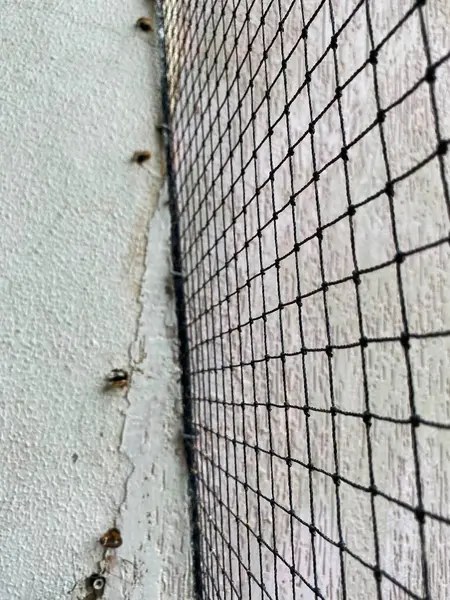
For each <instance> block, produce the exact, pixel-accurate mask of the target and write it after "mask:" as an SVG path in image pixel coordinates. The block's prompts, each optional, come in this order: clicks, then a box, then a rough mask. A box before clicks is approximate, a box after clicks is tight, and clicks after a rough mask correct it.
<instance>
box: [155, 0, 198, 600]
mask: <svg viewBox="0 0 450 600" xmlns="http://www.w3.org/2000/svg"><path fill="white" fill-rule="evenodd" d="M162 3H163V0H158V2H157V4H156V12H157V27H158V42H159V51H160V58H161V101H162V114H163V122H162V126H161V129H162V134H163V140H164V151H165V159H166V177H167V185H168V198H169V209H170V219H171V227H170V242H171V253H172V264H173V282H174V292H175V311H176V316H177V324H178V338H179V344H180V346H179V360H180V368H181V398H182V403H183V427H184V438H183V439H184V451H185V455H186V462H187V466H188V471H189V477H188V494H189V510H190V519H191V544H192V568H193V581H194V590H193V591H194V596H195V598H196V600H203V598H204V595H203V580H202V571H201V547H200V520H199V508H198V481H197V471H196V468H195V452H194V444H195V439H196V431H195V428H194V425H193V411H192V398H191V376H190V368H189V336H188V329H187V319H186V304H185V295H184V280H183V274H182V272H183V271H182V268H183V260H182V251H181V237H180V214H179V210H178V194H177V185H176V176H175V170H174V166H173V160H172V130H171V115H170V96H169V86H168V79H167V58H166V46H165V33H164V32H165V27H164V10H163V4H162Z"/></svg>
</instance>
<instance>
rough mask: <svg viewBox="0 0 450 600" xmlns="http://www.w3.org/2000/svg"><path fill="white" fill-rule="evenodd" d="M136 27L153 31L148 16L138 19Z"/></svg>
mask: <svg viewBox="0 0 450 600" xmlns="http://www.w3.org/2000/svg"><path fill="white" fill-rule="evenodd" d="M136 27H139V29H142V31H153V26H152V22H151V20H150V19H149V18H148V17H141V18H140V19H138V20H137V21H136Z"/></svg>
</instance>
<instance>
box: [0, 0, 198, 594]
mask: <svg viewBox="0 0 450 600" xmlns="http://www.w3.org/2000/svg"><path fill="white" fill-rule="evenodd" d="M0 10H1V21H0V47H1V53H2V61H1V64H0V82H1V85H0V131H1V134H0V136H1V145H0V146H1V147H0V190H1V206H0V228H1V231H2V234H1V245H0V262H1V273H0V305H1V311H0V347H1V356H2V361H1V363H2V366H1V369H0V377H1V390H0V546H1V552H0V580H1V582H2V585H1V589H0V599H1V600H55V599H58V600H62V599H63V598H71V600H72V599H73V600H78V599H84V598H85V597H86V596H87V592H86V591H85V587H84V578H85V577H87V576H88V575H90V574H91V573H92V572H93V571H96V570H98V568H99V565H98V561H99V560H100V559H101V557H102V552H101V550H100V548H99V545H98V543H97V540H98V538H99V536H100V535H101V534H102V533H103V532H104V531H105V530H106V529H107V528H108V527H110V526H112V525H113V524H114V522H115V523H116V524H117V526H118V527H120V529H121V530H122V534H123V538H124V543H123V546H122V547H121V548H120V549H119V550H118V551H117V560H116V561H113V563H114V564H113V563H111V564H108V566H107V591H106V593H105V596H104V597H105V598H107V599H108V600H115V599H122V598H127V599H130V600H131V599H136V600H137V599H141V600H143V599H144V598H145V600H160V599H161V600H162V599H167V600H168V599H169V598H189V597H190V596H189V592H188V589H189V573H188V557H189V529H188V518H187V508H186V497H185V490H186V481H185V477H186V473H185V466H184V464H183V459H182V454H181V452H180V449H179V432H180V427H181V423H180V409H179V406H178V400H177V398H179V391H178V384H177V380H178V367H177V366H176V350H174V347H173V337H174V315H173V301H172V300H171V299H170V298H168V296H167V294H166V291H165V288H166V278H167V275H168V273H169V270H170V266H169V261H168V253H169V248H168V233H169V229H168V222H169V217H168V212H167V206H166V205H165V204H164V201H162V202H161V201H160V194H161V186H162V177H161V172H162V169H161V140H160V139H159V137H158V136H157V135H156V134H155V124H156V123H157V120H158V119H159V118H160V100H159V89H158V88H159V67H158V50H157V43H156V37H155V35H156V34H155V33H152V34H150V35H149V34H144V33H143V32H138V31H137V30H136V28H135V27H134V23H135V21H136V19H137V18H138V17H140V16H142V15H151V5H150V4H148V3H146V2H143V1H141V0H130V1H128V2H125V3H124V2H118V1H115V0H113V1H112V2H109V3H107V4H105V3H104V2H100V1H99V0H83V2H75V3H73V2H72V3H70V2H69V3H64V2H60V1H59V0H45V1H44V2H40V3H39V4H36V3H34V2H30V1H28V0H23V1H21V2H16V1H15V0H1V2H0ZM140 148H149V149H150V150H151V152H152V155H153V156H152V159H151V161H150V162H149V163H146V164H145V165H143V166H142V167H139V166H138V165H136V164H133V163H131V162H130V157H131V156H132V154H133V152H134V151H135V150H136V149H140ZM174 352H175V353H174ZM174 357H175V362H174ZM114 367H119V368H125V369H128V370H129V371H130V373H131V385H130V387H129V390H128V392H122V391H116V392H111V393H105V392H104V391H103V383H104V376H105V374H106V373H108V372H109V370H110V369H111V368H114ZM110 571H111V572H112V573H113V575H111V576H109V572H110Z"/></svg>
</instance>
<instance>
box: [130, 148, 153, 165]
mask: <svg viewBox="0 0 450 600" xmlns="http://www.w3.org/2000/svg"><path fill="white" fill-rule="evenodd" d="M151 156H152V155H151V152H149V151H148V150H136V152H135V153H134V154H133V159H132V160H133V162H137V163H138V164H140V165H141V164H142V163H145V162H146V161H147V160H150V158H151Z"/></svg>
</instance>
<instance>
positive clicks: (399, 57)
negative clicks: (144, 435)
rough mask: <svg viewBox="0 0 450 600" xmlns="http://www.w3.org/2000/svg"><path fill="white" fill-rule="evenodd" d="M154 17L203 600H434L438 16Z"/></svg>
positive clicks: (447, 121)
mask: <svg viewBox="0 0 450 600" xmlns="http://www.w3.org/2000/svg"><path fill="white" fill-rule="evenodd" d="M162 13H163V18H164V40H165V42H164V46H165V53H166V75H167V82H168V89H164V90H163V91H164V100H165V109H166V119H167V121H168V123H167V125H169V124H170V130H169V129H167V131H168V139H169V141H170V145H169V146H168V159H169V162H168V172H169V184H170V189H171V209H172V217H173V241H174V244H173V248H174V269H175V284H176V292H177V299H178V315H179V323H180V340H181V362H182V368H183V378H182V384H183V390H184V402H185V418H186V420H185V427H186V447H187V450H188V459H189V466H190V469H191V473H190V483H191V491H192V495H193V505H192V516H193V541H194V563H195V573H196V591H197V594H198V595H199V597H202V598H203V599H206V600H210V599H211V600H212V599H223V600H230V599H233V598H243V599H250V600H251V599H253V600H259V599H261V600H263V599H266V600H295V599H297V600H299V599H310V598H326V599H330V600H331V599H342V600H345V599H348V600H350V599H351V600H355V599H357V598H358V599H375V598H376V599H378V600H381V599H403V598H415V599H431V598H433V599H444V598H448V597H450V591H449V590H450V574H449V570H448V561H449V559H450V553H449V544H448V540H447V538H448V535H449V534H450V529H449V527H448V526H449V524H450V509H449V506H448V502H447V493H448V491H449V462H448V458H449V454H450V380H449V371H450V370H449V356H450V338H449V333H450V308H449V307H450V286H449V283H448V275H447V272H448V264H449V255H450V248H449V214H450V201H449V188H448V169H449V163H448V152H447V151H448V143H449V139H450V110H449V109H450V100H449V92H450V83H448V82H449V81H450V61H449V60H448V59H449V57H450V53H449V46H450V43H449V36H448V27H449V24H450V8H449V3H448V2H445V0H444V1H443V2H431V1H428V2H425V0H422V1H417V2H415V3H414V2H412V1H406V0H405V1H400V2H399V1H397V2H387V1H386V2H374V1H370V0H361V1H359V2H356V1H355V0H347V1H345V2H344V1H343V0H323V1H321V2H319V1H318V0H294V1H293V2H291V1H290V0H253V1H252V2H251V1H250V0H206V1H202V0H193V1H191V2H180V0H164V5H163V7H162ZM181 273H182V275H181Z"/></svg>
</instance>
